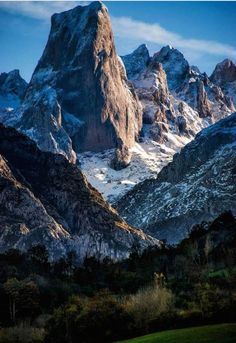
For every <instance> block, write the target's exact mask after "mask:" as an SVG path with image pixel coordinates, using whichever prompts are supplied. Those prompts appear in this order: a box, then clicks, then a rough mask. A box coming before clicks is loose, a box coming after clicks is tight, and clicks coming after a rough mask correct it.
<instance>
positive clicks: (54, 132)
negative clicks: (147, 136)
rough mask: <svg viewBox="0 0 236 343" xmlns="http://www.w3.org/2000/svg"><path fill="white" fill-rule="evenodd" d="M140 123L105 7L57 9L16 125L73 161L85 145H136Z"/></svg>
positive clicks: (91, 147)
mask: <svg viewBox="0 0 236 343" xmlns="http://www.w3.org/2000/svg"><path fill="white" fill-rule="evenodd" d="M6 124H8V123H7V122H6ZM141 124H142V117H141V108H140V104H139V102H138V99H137V97H136V95H135V93H134V90H133V88H132V86H131V85H130V84H129V83H128V81H127V78H126V73H125V70H124V67H123V64H122V62H121V60H120V58H119V57H118V55H117V54H116V50H115V45H114V39H113V33H112V28H111V23H110V18H109V14H108V11H107V8H106V7H105V6H104V5H103V4H102V3H100V2H92V3H91V4H90V5H88V6H78V7H76V8H74V9H72V10H69V11H66V12H62V13H60V14H54V15H53V16H52V20H51V31H50V34H49V38H48V42H47V44H46V47H45V49H44V52H43V54H42V57H41V58H40V60H39V62H38V65H37V66H36V69H35V71H34V73H33V76H32V79H31V81H30V83H29V85H28V88H27V92H26V96H25V99H24V102H23V104H22V107H21V109H20V113H19V114H18V116H16V120H15V123H14V126H15V127H16V128H17V129H19V130H21V131H22V132H24V133H25V134H27V135H29V136H30V137H31V138H32V139H34V140H35V141H36V142H37V144H38V146H39V147H40V148H41V149H43V150H45V151H51V152H55V153H62V154H64V155H65V156H66V157H67V158H68V159H69V160H70V161H73V162H74V161H75V159H76V156H75V153H78V152H81V151H95V152H98V151H103V150H105V149H109V148H116V147H117V146H118V147H120V146H122V147H123V146H125V147H128V148H129V147H131V146H133V145H134V143H135V140H136V139H137V137H138V135H139V131H140V130H141Z"/></svg>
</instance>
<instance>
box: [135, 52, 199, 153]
mask: <svg viewBox="0 0 236 343" xmlns="http://www.w3.org/2000/svg"><path fill="white" fill-rule="evenodd" d="M132 82H133V85H134V87H135V90H136V92H137V94H138V97H139V99H140V101H141V103H142V105H143V123H144V124H147V127H148V124H149V129H147V127H146V133H147V136H149V137H150V138H151V139H152V140H154V141H156V142H159V143H164V144H168V145H171V146H173V142H171V141H172V140H176V139H177V140H179V145H180V146H181V140H183V143H182V145H184V143H186V140H190V139H192V138H193V137H194V135H195V134H196V133H197V132H198V131H199V130H200V129H201V128H202V127H204V125H205V123H204V122H203V121H202V119H201V118H199V116H198V113H197V112H196V111H194V110H193V109H192V108H191V107H189V106H188V105H187V103H185V102H183V101H181V100H178V99H176V98H175V97H174V96H173V95H172V94H171V93H170V91H169V88H168V85H167V78H166V73H165V71H164V69H163V67H162V64H161V63H159V62H156V61H155V60H154V59H153V60H152V61H151V62H150V63H149V65H148V67H147V68H146V69H145V70H144V71H143V72H141V73H140V74H139V76H137V78H136V79H135V80H133V81H132ZM147 131H149V132H147ZM177 145H178V144H177ZM175 148H176V149H178V148H179V146H175Z"/></svg>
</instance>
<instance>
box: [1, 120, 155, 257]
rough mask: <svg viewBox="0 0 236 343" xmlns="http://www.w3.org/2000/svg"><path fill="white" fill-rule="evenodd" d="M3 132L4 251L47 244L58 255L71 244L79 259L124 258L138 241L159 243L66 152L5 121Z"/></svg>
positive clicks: (70, 246)
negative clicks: (129, 220) (41, 145)
mask: <svg viewBox="0 0 236 343" xmlns="http://www.w3.org/2000/svg"><path fill="white" fill-rule="evenodd" d="M0 137H1V139H0V251H5V250H7V249H9V248H18V249H20V250H27V249H28V248H29V247H31V246H32V245H35V244H43V245H45V246H46V248H47V249H48V250H49V253H50V256H51V259H54V260H55V259H58V258H60V257H61V256H62V255H65V254H66V253H67V252H69V251H71V250H74V251H75V252H76V254H77V256H78V260H79V261H82V260H83V259H84V258H85V257H86V256H96V257H97V258H99V259H100V258H104V257H110V258H111V259H122V258H124V257H126V256H128V255H129V252H130V249H131V247H132V245H133V244H134V243H139V244H140V245H141V247H143V248H144V247H147V246H149V245H150V244H157V243H158V242H157V241H156V240H155V239H152V238H150V237H148V236H146V235H145V234H144V233H143V232H142V231H140V230H136V229H134V228H132V227H130V226H129V225H128V224H126V222H125V221H124V220H122V219H121V217H120V216H119V215H118V214H117V212H116V211H115V210H114V209H113V208H112V207H111V206H110V205H108V203H106V202H105V201H104V200H103V198H102V196H101V195H100V193H98V191H97V190H95V189H94V188H93V187H91V186H90V184H89V183H88V182H87V180H86V178H85V177H84V176H83V174H82V173H81V171H80V169H79V168H78V167H77V166H76V165H74V164H71V163H69V162H68V161H67V159H65V158H64V157H63V156H61V155H56V154H52V153H47V152H42V151H40V150H39V149H38V148H37V146H36V144H35V143H33V142H32V141H31V140H30V139H29V138H27V137H26V136H24V135H22V134H20V133H18V132H17V131H16V130H15V129H12V128H5V127H4V126H2V125H0Z"/></svg>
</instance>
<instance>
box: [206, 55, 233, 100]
mask: <svg viewBox="0 0 236 343" xmlns="http://www.w3.org/2000/svg"><path fill="white" fill-rule="evenodd" d="M210 79H211V81H212V82H214V83H215V84H216V85H218V86H220V87H221V89H222V90H223V92H224V93H225V94H226V95H227V96H228V97H230V98H231V99H232V100H233V102H234V106H236V65H235V64H234V63H233V61H231V60H229V59H225V60H224V61H222V62H221V63H218V64H217V65H216V67H215V70H214V71H213V73H212V75H211V76H210Z"/></svg>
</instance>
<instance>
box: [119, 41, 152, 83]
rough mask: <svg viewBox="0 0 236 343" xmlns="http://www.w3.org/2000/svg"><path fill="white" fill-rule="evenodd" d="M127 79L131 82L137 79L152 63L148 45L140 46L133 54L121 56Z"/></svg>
mask: <svg viewBox="0 0 236 343" xmlns="http://www.w3.org/2000/svg"><path fill="white" fill-rule="evenodd" d="M121 58H122V60H123V62H124V64H125V68H126V73H127V77H128V79H129V80H133V79H135V78H136V77H137V76H138V75H139V74H140V73H141V72H142V71H144V69H145V68H146V67H147V66H148V63H149V61H150V56H149V51H148V48H147V46H146V44H142V45H140V46H139V47H138V48H137V49H136V50H134V51H133V52H132V53H131V54H129V55H126V56H121Z"/></svg>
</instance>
